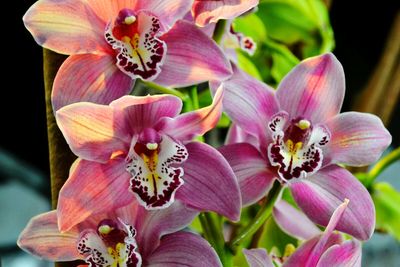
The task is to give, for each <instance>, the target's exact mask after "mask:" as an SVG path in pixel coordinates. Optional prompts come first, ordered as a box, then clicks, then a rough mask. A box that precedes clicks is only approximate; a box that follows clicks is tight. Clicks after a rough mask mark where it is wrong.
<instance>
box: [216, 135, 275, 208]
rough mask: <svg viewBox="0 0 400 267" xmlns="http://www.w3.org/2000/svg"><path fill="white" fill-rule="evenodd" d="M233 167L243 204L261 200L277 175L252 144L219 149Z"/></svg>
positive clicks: (233, 145) (227, 146)
mask: <svg viewBox="0 0 400 267" xmlns="http://www.w3.org/2000/svg"><path fill="white" fill-rule="evenodd" d="M218 150H219V152H221V154H222V155H223V156H224V157H225V158H226V160H227V161H228V163H229V165H230V166H231V167H232V170H233V172H234V173H235V175H236V177H237V180H238V182H239V187H240V192H241V195H242V203H243V206H248V205H251V204H254V203H255V202H257V201H259V200H260V199H261V198H262V197H264V196H265V195H266V194H267V192H268V191H269V190H270V189H271V187H272V183H273V181H274V180H275V175H274V173H272V172H271V171H269V169H268V166H267V164H266V160H265V158H263V157H262V155H261V154H260V152H259V151H258V150H257V149H256V148H255V147H253V146H252V145H250V144H247V143H239V144H232V145H226V146H223V147H221V148H219V149H218Z"/></svg>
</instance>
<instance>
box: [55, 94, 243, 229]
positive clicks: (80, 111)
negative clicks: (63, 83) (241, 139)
mask: <svg viewBox="0 0 400 267" xmlns="http://www.w3.org/2000/svg"><path fill="white" fill-rule="evenodd" d="M222 96H223V91H222V89H220V90H218V93H217V95H216V97H215V98H214V101H213V103H212V104H211V105H210V106H208V107H205V108H202V109H200V110H197V111H192V112H189V113H184V114H181V115H178V114H179V112H180V110H181V107H182V102H181V100H180V99H179V98H177V97H175V96H171V95H155V96H145V97H135V96H125V97H122V98H120V99H118V100H115V101H113V102H111V104H110V105H108V106H106V105H100V104H94V103H87V102H86V103H75V104H72V105H69V106H66V107H63V108H62V109H60V110H59V111H57V113H56V119H57V123H58V125H59V127H60V129H61V131H62V132H63V134H64V136H65V138H66V140H67V142H68V144H69V145H70V148H71V150H72V151H73V152H74V153H75V154H76V155H78V157H79V159H78V160H77V162H76V163H75V164H74V165H73V166H72V168H71V172H70V176H69V178H68V180H67V182H66V183H65V185H64V186H63V188H62V189H61V191H60V198H59V204H58V216H59V224H60V229H61V230H62V231H65V230H68V229H70V228H71V227H72V226H74V225H75V224H77V223H79V222H81V221H83V220H84V219H86V218H87V217H89V216H91V215H92V214H95V213H99V212H107V211H110V210H113V209H115V208H118V207H121V206H124V205H127V204H129V203H130V202H132V201H133V200H134V198H135V197H136V199H137V200H138V201H139V203H140V204H142V205H143V206H145V207H146V208H147V209H162V208H166V207H168V206H169V205H171V204H172V203H173V202H174V199H175V197H176V198H177V199H179V200H181V201H182V202H184V203H185V204H187V205H189V206H191V207H193V208H196V209H198V210H211V211H215V212H218V213H220V214H222V215H224V216H226V217H228V218H229V219H231V220H237V219H238V218H239V215H240V207H241V197H240V191H239V186H238V184H237V180H236V177H235V175H234V173H233V171H232V169H231V168H230V166H229V164H228V162H227V161H226V160H225V158H224V157H223V156H222V155H221V154H220V153H219V152H218V151H217V150H216V149H214V148H213V147H211V146H209V145H207V144H204V143H200V142H192V141H191V140H192V138H193V137H194V136H196V135H202V134H204V133H205V132H207V131H208V130H210V129H212V128H213V127H214V126H215V125H216V124H217V122H218V120H219V117H220V115H221V110H222Z"/></svg>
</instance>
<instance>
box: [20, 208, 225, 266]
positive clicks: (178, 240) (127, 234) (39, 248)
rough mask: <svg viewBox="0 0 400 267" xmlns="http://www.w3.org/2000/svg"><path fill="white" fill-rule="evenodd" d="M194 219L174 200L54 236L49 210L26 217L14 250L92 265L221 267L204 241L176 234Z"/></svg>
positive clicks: (92, 220)
mask: <svg viewBox="0 0 400 267" xmlns="http://www.w3.org/2000/svg"><path fill="white" fill-rule="evenodd" d="M196 215H197V212H196V211H194V210H191V209H188V208H186V207H185V206H184V205H182V204H181V203H179V202H175V203H174V204H173V205H171V207H169V208H168V209H164V210H157V211H147V210H146V209H144V208H143V207H141V206H140V205H138V203H137V202H135V203H132V204H130V205H128V206H125V207H123V208H120V209H117V210H115V211H114V212H112V213H107V214H102V215H100V214H99V215H96V216H92V217H90V218H88V219H87V220H85V221H83V222H81V223H79V224H78V225H76V226H74V227H73V228H71V229H70V230H68V231H66V232H60V231H59V229H58V225H57V212H56V211H55V210H54V211H50V212H47V213H44V214H41V215H38V216H36V217H34V218H32V219H31V221H30V222H29V223H28V225H27V227H26V228H25V229H24V231H23V232H22V233H21V235H20V237H19V239H18V246H19V247H20V248H22V249H23V250H25V251H27V252H28V253H31V254H33V255H35V256H38V257H40V258H43V259H46V260H51V261H73V260H85V261H86V263H88V264H89V266H92V267H106V266H129V267H139V266H177V265H180V266H204V267H206V266H221V263H220V261H219V259H218V256H217V254H216V252H215V251H214V250H213V248H211V246H210V245H209V244H208V243H207V241H205V240H204V239H202V238H201V237H200V236H198V235H195V234H192V233H189V232H183V231H180V230H182V229H183V228H184V227H186V226H187V225H188V224H190V222H191V221H192V220H193V218H194V217H195V216H196ZM178 231H179V232H178Z"/></svg>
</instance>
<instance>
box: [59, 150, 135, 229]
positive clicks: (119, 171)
mask: <svg viewBox="0 0 400 267" xmlns="http://www.w3.org/2000/svg"><path fill="white" fill-rule="evenodd" d="M129 178H130V174H129V173H128V172H127V171H126V170H125V160H124V159H123V158H121V157H117V158H115V159H112V160H110V161H109V162H108V163H107V164H100V163H97V162H91V161H86V160H79V161H78V162H77V164H76V165H74V168H72V169H71V173H70V176H69V178H68V180H67V182H66V183H65V184H64V186H63V187H62V188H61V191H60V195H59V201H58V207H57V211H58V224H59V228H60V230H61V231H67V230H69V229H70V228H71V227H73V226H74V225H76V224H78V223H80V222H82V221H84V220H85V219H86V218H88V217H89V216H92V215H94V214H97V213H102V212H109V211H112V210H114V209H116V208H119V207H122V206H125V205H127V204H129V203H131V202H132V201H134V196H133V194H132V193H130V192H129Z"/></svg>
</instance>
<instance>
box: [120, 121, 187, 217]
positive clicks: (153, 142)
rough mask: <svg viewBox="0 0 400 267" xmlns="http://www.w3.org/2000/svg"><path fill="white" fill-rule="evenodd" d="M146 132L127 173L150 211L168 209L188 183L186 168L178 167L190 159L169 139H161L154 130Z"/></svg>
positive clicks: (129, 160) (131, 156)
mask: <svg viewBox="0 0 400 267" xmlns="http://www.w3.org/2000/svg"><path fill="white" fill-rule="evenodd" d="M144 132H145V133H141V134H140V135H139V139H137V140H134V141H133V143H132V148H133V149H131V150H130V153H129V155H128V157H127V159H126V162H127V165H126V169H127V171H128V172H129V173H130V174H131V175H132V178H131V181H130V185H131V187H130V189H131V191H132V192H133V193H134V194H135V196H136V198H137V200H138V201H139V202H140V203H141V204H142V205H143V206H145V207H146V209H150V210H151V209H162V208H166V207H168V206H170V205H171V204H172V203H173V202H174V196H175V192H176V190H178V188H179V187H180V186H182V185H183V183H184V181H183V180H182V179H181V178H182V176H183V173H184V172H183V168H182V167H176V165H177V164H181V163H183V162H184V161H185V160H186V159H187V157H188V152H187V150H186V148H185V146H183V145H181V144H179V143H177V142H175V141H174V140H173V139H171V138H170V137H169V136H167V135H163V136H160V135H158V133H157V132H156V131H155V130H152V129H145V130H144ZM144 136H147V139H144Z"/></svg>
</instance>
